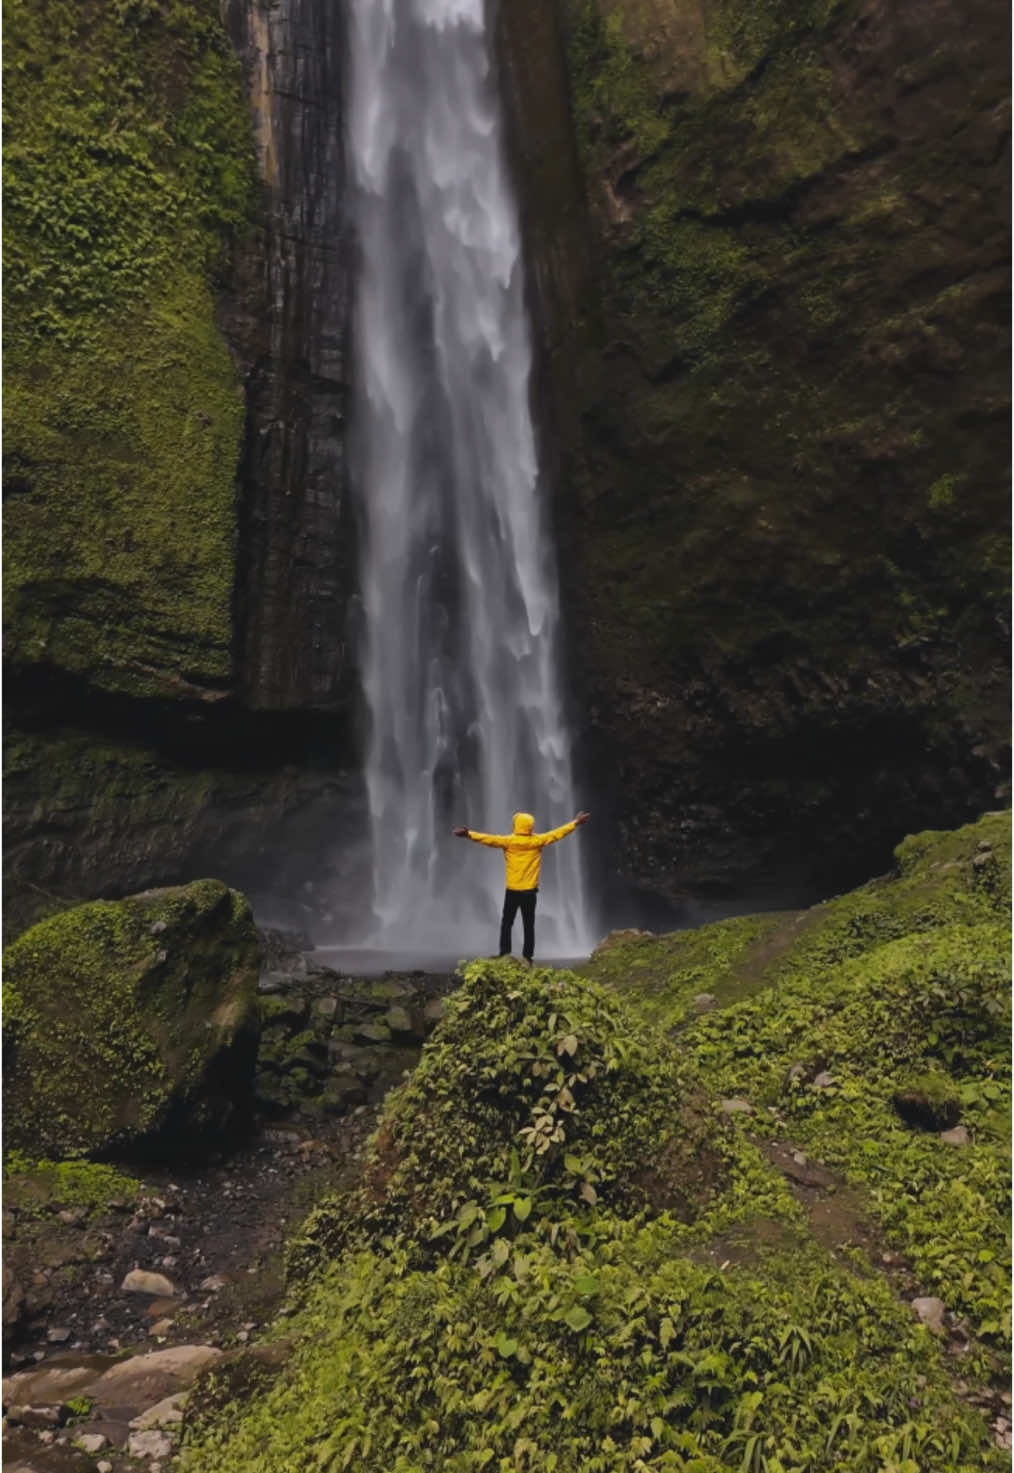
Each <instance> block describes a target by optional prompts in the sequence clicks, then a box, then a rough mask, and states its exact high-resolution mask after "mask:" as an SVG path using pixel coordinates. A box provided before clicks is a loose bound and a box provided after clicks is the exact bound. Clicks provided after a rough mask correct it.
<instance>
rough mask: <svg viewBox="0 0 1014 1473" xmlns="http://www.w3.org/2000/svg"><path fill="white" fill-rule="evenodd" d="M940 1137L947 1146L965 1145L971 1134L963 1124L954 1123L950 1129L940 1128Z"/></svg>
mask: <svg viewBox="0 0 1014 1473" xmlns="http://www.w3.org/2000/svg"><path fill="white" fill-rule="evenodd" d="M940 1139H941V1140H942V1141H943V1142H944V1143H945V1144H946V1145H948V1146H967V1145H968V1143H969V1141H970V1140H971V1136H970V1135H969V1134H968V1130H967V1128H966V1127H965V1126H964V1125H955V1126H954V1127H953V1128H952V1129H951V1130H942V1131H941V1132H940Z"/></svg>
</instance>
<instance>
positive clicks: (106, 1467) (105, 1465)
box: [95, 1458, 113, 1473]
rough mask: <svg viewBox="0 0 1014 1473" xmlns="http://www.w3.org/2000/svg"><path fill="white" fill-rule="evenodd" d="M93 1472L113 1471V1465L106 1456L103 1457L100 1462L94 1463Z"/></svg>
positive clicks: (108, 1472)
mask: <svg viewBox="0 0 1014 1473" xmlns="http://www.w3.org/2000/svg"><path fill="white" fill-rule="evenodd" d="M95 1473H113V1465H112V1463H111V1462H110V1461H109V1459H108V1458H103V1459H102V1461H101V1463H96V1464H95Z"/></svg>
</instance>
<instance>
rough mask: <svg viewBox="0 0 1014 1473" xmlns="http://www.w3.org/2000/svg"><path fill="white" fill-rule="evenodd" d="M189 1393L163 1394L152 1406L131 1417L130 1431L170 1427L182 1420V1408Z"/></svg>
mask: <svg viewBox="0 0 1014 1473" xmlns="http://www.w3.org/2000/svg"><path fill="white" fill-rule="evenodd" d="M189 1395H190V1393H189V1392H188V1391H177V1392H175V1393H174V1394H173V1395H172V1396H164V1397H163V1398H162V1400H161V1401H157V1402H156V1403H155V1405H154V1406H153V1407H149V1408H148V1410H147V1411H146V1412H142V1413H141V1415H140V1416H139V1417H135V1418H134V1419H133V1421H132V1422H131V1424H130V1427H131V1431H133V1432H147V1431H148V1429H149V1428H150V1427H171V1426H173V1425H174V1424H175V1423H176V1422H182V1421H183V1408H184V1407H185V1406H186V1404H187V1397H188V1396H189Z"/></svg>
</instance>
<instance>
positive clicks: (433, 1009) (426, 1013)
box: [423, 997, 447, 1028]
mask: <svg viewBox="0 0 1014 1473" xmlns="http://www.w3.org/2000/svg"><path fill="white" fill-rule="evenodd" d="M446 1008H447V1004H446V1002H445V1001H444V999H443V998H442V997H431V998H430V1000H429V1002H428V1003H427V1004H426V1006H425V1007H424V1008H423V1021H424V1022H425V1023H426V1025H427V1026H428V1027H430V1028H433V1027H435V1026H436V1025H437V1023H439V1022H440V1019H441V1018H442V1017H443V1016H444V1012H445V1010H446Z"/></svg>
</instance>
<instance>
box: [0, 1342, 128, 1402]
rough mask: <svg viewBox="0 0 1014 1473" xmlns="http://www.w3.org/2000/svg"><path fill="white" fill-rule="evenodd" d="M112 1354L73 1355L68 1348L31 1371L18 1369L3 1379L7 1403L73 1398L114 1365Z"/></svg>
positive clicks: (54, 1400)
mask: <svg viewBox="0 0 1014 1473" xmlns="http://www.w3.org/2000/svg"><path fill="white" fill-rule="evenodd" d="M115 1363H116V1362H115V1359H114V1358H113V1357H112V1356H109V1355H87V1356H80V1355H73V1354H72V1353H69V1352H65V1353H64V1354H61V1355H54V1356H51V1357H50V1359H49V1360H47V1361H46V1363H45V1364H44V1365H43V1366H40V1367H39V1368H38V1369H35V1370H31V1371H18V1372H16V1373H15V1375H13V1376H7V1377H5V1378H4V1382H3V1399H4V1403H5V1405H8V1404H10V1403H11V1402H19V1403H21V1404H22V1405H25V1404H29V1405H36V1406H38V1405H43V1404H47V1403H51V1402H52V1403H56V1404H59V1403H61V1402H65V1401H70V1400H71V1398H72V1397H74V1396H80V1395H81V1394H82V1393H83V1392H84V1390H85V1388H86V1387H89V1386H91V1384H92V1383H93V1382H94V1381H97V1380H98V1379H99V1377H100V1376H101V1375H102V1374H103V1373H104V1372H105V1371H107V1370H108V1369H109V1368H110V1366H113V1365H115Z"/></svg>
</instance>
